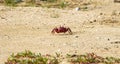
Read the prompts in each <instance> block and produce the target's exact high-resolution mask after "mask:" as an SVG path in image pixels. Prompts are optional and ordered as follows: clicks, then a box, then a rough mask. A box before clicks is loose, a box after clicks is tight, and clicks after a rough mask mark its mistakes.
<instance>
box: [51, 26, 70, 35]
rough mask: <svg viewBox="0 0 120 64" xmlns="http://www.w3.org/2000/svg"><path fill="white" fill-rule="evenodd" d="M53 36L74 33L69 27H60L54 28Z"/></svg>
mask: <svg viewBox="0 0 120 64" xmlns="http://www.w3.org/2000/svg"><path fill="white" fill-rule="evenodd" d="M51 32H52V33H53V34H54V33H66V32H68V33H69V34H72V31H71V29H70V28H69V27H63V26H60V27H58V28H57V27H56V28H54V29H53V30H52V31H51Z"/></svg>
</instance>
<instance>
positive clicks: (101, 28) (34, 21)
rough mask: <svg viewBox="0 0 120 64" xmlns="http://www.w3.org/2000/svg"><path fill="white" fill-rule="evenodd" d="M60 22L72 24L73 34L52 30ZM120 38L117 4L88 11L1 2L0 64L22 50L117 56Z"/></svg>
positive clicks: (119, 19) (119, 11) (119, 14)
mask: <svg viewBox="0 0 120 64" xmlns="http://www.w3.org/2000/svg"><path fill="white" fill-rule="evenodd" d="M60 25H64V26H67V27H69V28H71V30H72V32H73V34H72V35H69V34H68V33H66V34H54V35H53V34H51V30H52V29H53V28H54V27H56V26H60ZM116 41H118V43H115V42H116ZM119 42H120V4H110V5H107V6H102V7H100V8H99V7H98V8H96V9H93V10H88V11H76V10H75V9H73V10H66V9H65V10H62V9H56V8H42V7H6V6H0V64H4V62H5V61H6V60H7V58H8V57H9V55H11V54H12V53H17V52H21V51H24V50H30V51H32V52H36V53H38V52H40V53H42V54H52V55H54V54H55V52H58V53H61V54H63V55H65V54H67V53H70V54H84V53H90V52H94V53H96V54H97V55H100V56H103V57H106V56H113V57H120V43H119ZM63 64H66V63H63Z"/></svg>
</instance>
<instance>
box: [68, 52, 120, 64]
mask: <svg viewBox="0 0 120 64" xmlns="http://www.w3.org/2000/svg"><path fill="white" fill-rule="evenodd" d="M67 58H68V62H71V63H74V64H77V63H79V64H91V63H95V64H98V63H104V64H115V63H120V59H119V58H114V57H106V58H103V57H100V56H97V55H96V54H94V53H88V54H86V55H70V54H67Z"/></svg>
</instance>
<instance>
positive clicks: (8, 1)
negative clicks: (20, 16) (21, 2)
mask: <svg viewBox="0 0 120 64" xmlns="http://www.w3.org/2000/svg"><path fill="white" fill-rule="evenodd" d="M4 2H5V4H6V5H9V6H15V5H16V2H15V0H4Z"/></svg>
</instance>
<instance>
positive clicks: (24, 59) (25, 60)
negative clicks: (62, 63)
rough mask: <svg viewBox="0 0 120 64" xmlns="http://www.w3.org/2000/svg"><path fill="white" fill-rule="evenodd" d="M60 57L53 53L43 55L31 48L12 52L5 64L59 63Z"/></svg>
mask: <svg viewBox="0 0 120 64" xmlns="http://www.w3.org/2000/svg"><path fill="white" fill-rule="evenodd" d="M58 63H59V62H58V59H57V58H56V57H54V56H51V55H49V56H48V55H46V56H42V55H41V54H40V53H39V54H35V53H32V52H31V51H29V50H26V51H24V52H20V53H17V54H12V55H11V56H10V57H9V58H8V60H7V62H5V64H58Z"/></svg>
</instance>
